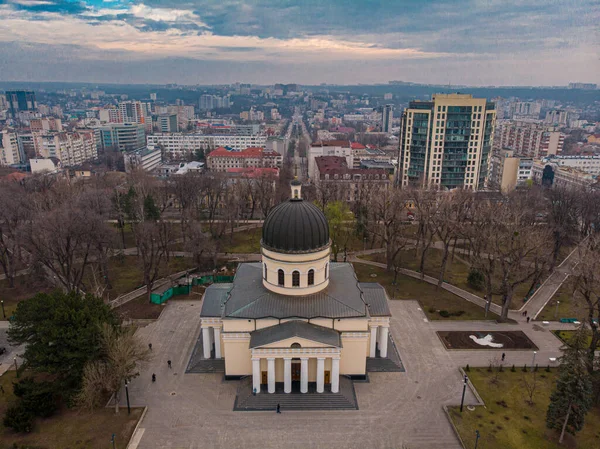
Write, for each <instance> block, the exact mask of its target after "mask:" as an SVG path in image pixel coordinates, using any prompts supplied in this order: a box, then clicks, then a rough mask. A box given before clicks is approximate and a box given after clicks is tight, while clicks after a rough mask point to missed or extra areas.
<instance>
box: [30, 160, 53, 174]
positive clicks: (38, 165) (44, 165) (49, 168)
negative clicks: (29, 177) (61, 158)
mask: <svg viewBox="0 0 600 449" xmlns="http://www.w3.org/2000/svg"><path fill="white" fill-rule="evenodd" d="M54 161H55V159H29V166H30V167H31V173H45V172H46V173H47V172H50V173H54V172H56V171H57V170H58V169H60V168H61V165H60V162H59V163H58V164H55V163H54Z"/></svg>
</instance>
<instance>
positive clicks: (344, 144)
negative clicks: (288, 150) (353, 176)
mask: <svg viewBox="0 0 600 449" xmlns="http://www.w3.org/2000/svg"><path fill="white" fill-rule="evenodd" d="M321 156H339V157H343V158H344V159H346V165H347V166H348V167H353V166H354V158H353V150H352V146H351V143H350V141H349V140H324V141H320V142H315V143H313V144H311V146H310V148H309V149H308V154H307V157H308V177H309V178H310V179H315V176H316V163H315V159H316V158H317V157H321Z"/></svg>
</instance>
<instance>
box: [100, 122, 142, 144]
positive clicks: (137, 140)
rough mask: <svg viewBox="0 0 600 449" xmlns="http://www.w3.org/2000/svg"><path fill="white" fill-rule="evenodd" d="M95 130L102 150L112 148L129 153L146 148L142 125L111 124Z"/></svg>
mask: <svg viewBox="0 0 600 449" xmlns="http://www.w3.org/2000/svg"><path fill="white" fill-rule="evenodd" d="M96 129H97V130H98V132H99V134H100V144H101V147H102V148H103V149H107V148H108V149H110V148H114V149H118V150H120V151H130V150H139V149H140V148H143V147H144V146H146V130H145V125H144V124H138V123H111V124H108V125H105V126H101V127H100V128H96Z"/></svg>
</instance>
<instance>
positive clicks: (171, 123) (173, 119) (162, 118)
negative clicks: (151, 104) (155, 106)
mask: <svg viewBox="0 0 600 449" xmlns="http://www.w3.org/2000/svg"><path fill="white" fill-rule="evenodd" d="M157 124H158V129H159V130H160V132H163V133H175V132H177V131H179V129H178V128H179V127H178V125H177V114H162V115H159V116H158V120H157Z"/></svg>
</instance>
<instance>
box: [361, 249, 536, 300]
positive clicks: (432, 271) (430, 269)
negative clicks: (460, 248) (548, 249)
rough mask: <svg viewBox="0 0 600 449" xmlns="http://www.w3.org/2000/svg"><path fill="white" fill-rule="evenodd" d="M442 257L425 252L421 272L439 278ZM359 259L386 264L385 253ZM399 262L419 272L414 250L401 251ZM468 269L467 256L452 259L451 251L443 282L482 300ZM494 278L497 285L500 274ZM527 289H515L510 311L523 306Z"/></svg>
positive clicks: (435, 252) (523, 286)
mask: <svg viewBox="0 0 600 449" xmlns="http://www.w3.org/2000/svg"><path fill="white" fill-rule="evenodd" d="M443 255H444V252H443V251H442V250H440V249H437V248H432V249H429V250H428V251H427V255H426V257H425V267H424V270H423V271H424V272H425V274H426V275H427V276H431V277H433V278H436V279H438V278H439V276H440V268H441V266H442V258H443ZM361 258H363V259H366V260H372V261H374V262H379V263H386V260H385V253H377V254H367V255H364V256H361ZM399 260H400V266H401V267H402V268H407V269H409V270H413V271H419V269H420V267H419V265H420V253H419V254H418V255H415V251H414V250H406V251H401V252H400V254H399ZM470 269H471V264H470V263H469V256H467V255H466V254H460V253H455V255H454V258H453V257H452V250H451V252H450V256H449V257H448V261H447V263H446V272H445V274H444V281H445V282H447V283H448V284H452V285H455V286H456V287H459V288H462V289H463V290H466V291H468V292H470V293H473V294H474V295H477V296H480V297H482V298H483V295H484V292H483V291H481V290H477V289H475V288H473V287H471V286H470V285H469V283H468V282H467V278H468V277H469V271H470ZM496 276H497V277H498V280H497V282H496V283H499V277H500V273H497V274H496ZM529 287H530V285H529V283H525V284H521V285H519V286H518V287H517V288H516V290H515V293H514V295H513V298H512V302H511V309H519V308H520V307H521V306H522V305H523V298H524V297H525V295H526V294H527V292H528V291H529ZM492 301H493V302H494V303H495V304H498V305H501V304H502V298H501V297H500V296H498V295H494V296H493V297H492Z"/></svg>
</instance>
